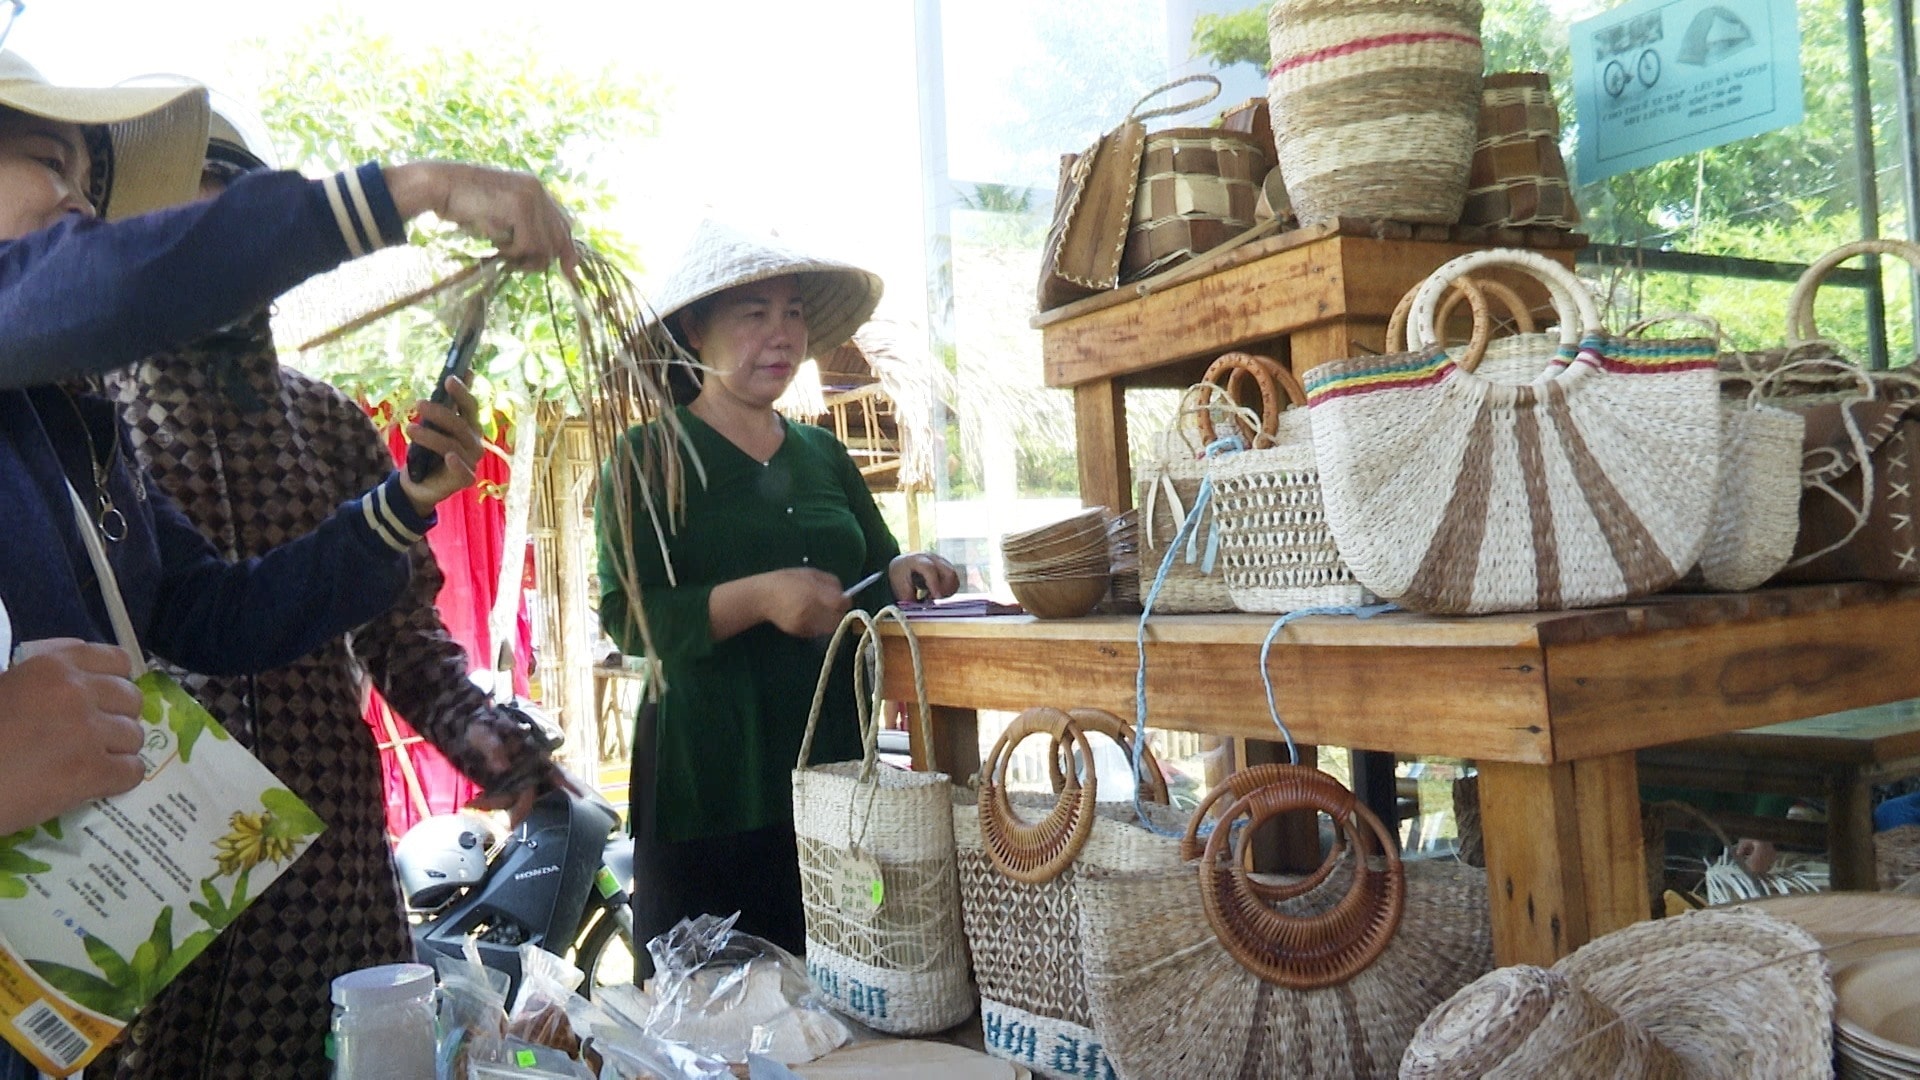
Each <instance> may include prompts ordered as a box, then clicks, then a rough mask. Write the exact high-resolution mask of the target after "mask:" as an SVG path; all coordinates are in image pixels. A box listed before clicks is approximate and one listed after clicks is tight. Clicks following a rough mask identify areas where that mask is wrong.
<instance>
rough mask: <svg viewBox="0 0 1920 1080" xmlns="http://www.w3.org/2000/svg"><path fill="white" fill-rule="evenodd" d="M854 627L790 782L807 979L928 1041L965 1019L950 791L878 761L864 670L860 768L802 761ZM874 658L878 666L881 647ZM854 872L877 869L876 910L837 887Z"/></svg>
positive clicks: (862, 1013)
mask: <svg viewBox="0 0 1920 1080" xmlns="http://www.w3.org/2000/svg"><path fill="white" fill-rule="evenodd" d="M889 613H891V614H892V617H894V618H896V619H898V618H899V613H898V611H897V610H896V609H893V608H885V609H882V611H881V612H880V617H886V616H888V615H889ZM899 621H900V622H901V624H902V625H903V626H905V625H906V623H905V620H903V619H902V620H899ZM856 625H860V626H861V628H862V630H861V633H860V634H859V636H858V637H857V639H856V641H857V644H856V651H857V652H858V653H859V654H861V655H862V656H864V655H865V654H866V653H867V646H868V644H869V643H870V642H871V641H872V634H873V632H872V627H873V621H872V619H870V618H868V617H867V616H866V614H865V613H864V612H861V611H857V610H856V611H853V612H850V613H849V614H848V616H847V618H846V619H845V620H844V621H843V622H842V623H841V624H840V629H839V630H838V631H837V632H836V633H835V635H834V638H833V641H832V642H831V643H830V644H829V645H828V648H827V657H826V660H825V662H824V664H823V666H822V669H821V682H820V686H819V687H818V689H817V690H816V693H815V697H814V705H813V713H812V717H811V718H810V719H809V721H808V724H807V738H806V740H805V741H804V743H803V745H802V746H801V750H800V759H799V760H800V764H799V767H797V768H795V769H794V773H793V831H794V835H795V838H796V840H797V842H798V846H799V855H800V887H801V889H800V895H801V901H802V904H803V906H804V908H805V911H806V918H807V954H806V961H807V974H808V976H809V977H810V978H811V979H812V980H813V985H814V987H815V989H816V990H818V991H819V992H820V994H821V996H822V997H824V998H825V999H826V1000H827V1002H828V1003H829V1004H831V1005H832V1006H833V1007H834V1008H836V1009H838V1010H840V1011H842V1012H845V1013H846V1014H847V1015H849V1016H852V1017H854V1018H855V1019H857V1020H859V1021H860V1022H861V1023H863V1024H866V1025H868V1026H869V1027H872V1028H875V1029H877V1030H880V1031H885V1032H890V1033H893V1034H897V1035H926V1034H931V1033H933V1032H936V1031H945V1030H946V1029H947V1028H950V1027H952V1026H953V1025H955V1024H958V1023H959V1022H960V1021H962V1020H965V1019H966V1018H967V1017H968V1016H969V1015H970V1014H971V1013H972V1012H973V985H972V982H971V980H969V979H968V977H967V956H966V942H965V939H964V937H963V936H962V932H961V926H960V883H959V879H958V875H957V872H956V870H955V864H954V846H953V811H952V809H951V808H950V802H949V799H950V796H949V794H948V792H949V791H951V790H952V787H953V785H952V784H951V783H949V782H948V780H947V776H946V774H945V773H937V772H906V771H903V770H900V769H895V768H892V767H890V766H887V765H883V764H879V763H877V761H876V760H875V748H876V743H875V739H876V736H877V731H876V717H877V715H878V713H877V710H871V709H870V701H869V695H868V690H869V688H868V687H867V686H866V680H865V678H864V675H865V673H866V671H867V667H868V665H867V664H866V663H865V662H856V663H855V664H854V672H855V683H856V686H857V688H858V689H857V691H856V697H857V699H858V700H859V701H860V703H861V706H862V708H861V713H862V715H861V720H862V727H863V735H864V737H865V744H866V754H865V757H864V760H862V761H846V762H838V763H835V764H831V765H815V766H808V765H807V763H806V762H807V756H808V751H809V750H810V748H811V746H810V744H811V743H812V735H813V729H814V726H815V725H816V724H817V723H818V721H819V715H820V701H821V697H822V693H823V692H824V690H825V688H826V680H827V677H828V676H829V675H830V674H831V672H832V670H833V659H834V656H835V654H836V652H837V646H838V645H839V643H840V641H841V640H842V639H843V638H845V637H846V636H847V635H848V631H849V630H850V628H852V627H854V626H856ZM907 642H908V645H909V648H910V651H911V653H912V654H913V657H914V681H915V684H916V685H918V686H919V687H920V692H919V693H917V694H916V695H915V696H916V698H918V699H919V700H920V701H921V702H922V706H921V714H920V717H919V719H920V724H921V734H922V737H923V738H928V737H930V728H929V718H928V717H927V715H926V712H925V705H924V702H925V701H926V693H925V686H924V680H925V676H924V675H923V674H922V672H921V668H920V663H919V655H918V654H919V644H918V642H917V641H915V640H914V638H913V637H912V631H911V628H910V627H909V628H908V638H907ZM875 644H876V646H877V643H875ZM872 655H873V656H874V657H876V662H877V658H878V656H879V649H878V648H877V647H875V648H874V649H873V650H872ZM883 683H884V678H883V677H882V676H879V675H876V676H875V677H874V681H873V684H872V687H871V694H872V696H873V697H877V696H878V694H879V688H880V687H881V686H882V685H883ZM850 866H852V867H856V868H860V869H865V870H877V872H878V875H879V878H880V889H881V892H880V896H879V897H877V898H874V899H876V900H877V901H878V902H877V905H876V904H870V903H866V902H864V901H865V899H866V898H867V897H868V896H870V894H864V893H863V895H862V896H860V897H850V896H848V895H847V892H848V890H847V889H846V888H845V887H844V886H845V884H846V882H845V881H844V880H843V878H845V877H846V876H847V871H846V868H847V867H850ZM867 884H869V885H870V882H868V883H867Z"/></svg>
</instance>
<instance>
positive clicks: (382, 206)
mask: <svg viewBox="0 0 1920 1080" xmlns="http://www.w3.org/2000/svg"><path fill="white" fill-rule="evenodd" d="M404 240H405V232H404V228H403V224H402V222H401V221H400V218H399V214H398V213H397V211H396V210H395V209H394V206H393V200H392V198H391V196H389V194H388V193H387V189H386V185H385V183H384V182H383V181H382V180H381V177H380V170H379V168H378V166H375V165H367V166H363V167H361V168H360V169H358V170H355V171H353V172H350V173H341V174H339V175H336V176H333V177H329V178H327V179H325V180H307V179H305V178H303V177H301V176H299V175H297V174H294V173H287V172H261V173H255V174H252V175H249V176H245V177H242V178H240V179H239V180H236V181H235V182H234V183H233V185H232V186H231V187H229V188H228V189H227V191H226V192H225V193H224V194H222V195H221V196H219V197H218V198H216V199H212V200H209V201H206V202H200V203H193V204H190V205H186V206H180V207H175V208H173V209H170V210H163V211H159V212H157V213H153V214H147V215H143V216H141V217H137V218H130V219H127V220H125V221H119V222H102V221H94V220H84V219H80V218H78V217H75V218H73V219H70V220H68V221H66V222H63V223H61V224H59V225H56V226H54V227H52V228H50V229H45V230H42V231H40V232H37V233H33V234H31V235H29V236H25V237H22V238H21V239H18V240H15V241H12V242H10V243H0V599H4V601H5V603H6V609H7V611H8V612H9V613H10V615H11V616H12V619H13V637H14V640H15V641H31V640H34V639H37V638H47V637H78V638H83V639H86V640H89V641H103V642H110V641H112V640H113V631H112V623H111V622H110V621H109V620H108V615H107V609H106V603H105V600H104V598H103V596H102V594H101V591H100V588H99V584H98V582H97V581H96V580H95V575H94V572H93V565H92V563H91V562H90V561H89V559H88V557H87V553H86V549H85V548H84V547H83V546H82V542H81V535H80V532H79V529H78V527H77V525H76V524H75V517H74V511H73V505H72V502H71V500H70V497H69V495H68V494H67V483H68V480H69V478H71V480H72V482H73V484H74V486H75V487H76V489H77V490H78V491H79V492H80V494H81V496H82V498H83V499H88V500H89V502H91V492H92V489H93V487H94V482H93V471H92V469H91V467H90V465H89V462H88V457H89V451H90V448H91V449H92V450H93V452H94V453H95V454H97V455H98V458H102V459H110V460H111V465H110V466H109V471H108V476H107V484H106V488H107V493H108V495H109V496H110V497H111V500H112V503H113V505H114V507H115V508H117V509H118V510H120V511H121V513H123V514H124V515H125V518H126V522H127V534H126V535H125V537H124V538H123V539H121V540H119V541H118V542H115V543H110V544H108V545H107V547H108V558H109V559H110V561H111V562H112V564H113V568H114V574H115V577H116V578H118V580H119V584H120V590H121V592H122V594H123V595H124V596H125V599H126V603H127V609H128V612H129V613H130V615H131V616H132V621H133V625H134V628H135V630H136V632H137V633H139V634H140V636H141V644H142V645H143V646H144V647H145V648H146V650H147V651H148V652H150V653H153V654H157V655H159V656H161V657H164V658H165V659H167V660H169V661H171V662H173V663H175V664H177V665H179V666H181V667H184V668H187V669H189V670H193V671H199V672H203V673H205V674H209V675H241V674H248V673H252V672H258V671H264V670H267V669H270V668H275V667H279V666H281V665H284V664H287V663H290V662H292V661H293V660H296V659H298V658H299V657H301V656H303V655H305V654H306V653H308V652H310V651H312V650H313V649H314V648H315V647H317V646H319V645H320V644H321V643H323V642H325V641H328V640H329V639H331V638H334V637H336V636H338V635H339V634H341V633H343V632H345V631H348V630H351V629H353V628H354V627H356V626H359V625H361V624H362V623H365V622H366V621H367V620H369V619H371V618H372V617H373V616H375V615H378V614H379V613H381V612H382V611H385V610H386V609H387V608H388V607H389V606H390V605H391V604H392V603H393V602H394V600H395V599H397V598H398V597H399V595H400V593H401V590H402V589H403V588H404V587H405V585H406V582H407V576H408V561H407V557H406V554H405V552H406V549H407V547H408V546H409V545H411V544H412V543H413V542H415V541H417V540H419V539H420V537H421V535H422V534H424V533H425V531H426V529H427V527H428V526H429V525H430V524H432V519H431V518H427V519H422V518H421V517H419V515H417V514H416V513H414V511H413V507H412V504H410V503H409V502H408V501H407V499H406V497H405V496H404V495H402V494H401V491H400V487H399V483H398V474H395V475H394V476H390V477H389V478H388V479H387V481H386V482H385V483H383V484H381V485H380V486H379V487H376V488H374V489H373V490H372V491H369V492H368V493H367V494H366V495H365V496H362V497H361V498H359V499H354V500H351V501H349V502H346V503H344V504H342V505H341V507H340V508H339V510H337V511H336V512H335V513H334V514H333V516H332V517H330V518H329V519H328V520H327V521H326V522H325V523H324V524H322V525H321V527H320V528H319V529H318V530H316V531H315V532H313V533H311V534H309V535H307V536H305V537H302V538H300V539H298V540H294V541H291V542H289V543H286V544H283V545H282V546H280V547H278V548H276V549H274V550H273V551H271V552H269V553H267V554H266V555H264V556H262V557H260V558H255V559H248V560H246V561H244V562H239V563H228V562H226V561H225V560H223V559H222V558H221V557H220V556H219V555H218V554H217V553H216V551H215V549H214V548H213V546H212V544H210V543H209V542H208V541H207V540H206V538H205V537H203V536H201V535H200V533H199V531H198V530H196V529H195V528H194V526H193V523H192V522H191V521H189V520H188V519H187V518H186V516H185V515H184V514H182V513H181V512H180V509H179V508H178V507H177V506H176V505H174V503H173V502H172V500H170V499H168V498H167V497H166V495H165V494H163V493H162V492H161V490H160V489H159V488H158V487H157V486H156V485H154V484H152V483H151V482H149V481H148V480H147V479H146V477H145V475H144V472H143V471H142V470H141V469H140V467H139V465H138V463H137V462H135V461H134V460H133V459H132V455H130V454H129V453H128V452H127V451H126V449H125V445H124V443H123V442H122V438H123V436H122V433H121V429H120V423H119V418H118V416H117V414H116V412H115V410H114V407H113V406H112V405H110V404H108V403H107V402H105V401H103V400H101V399H98V398H94V397H91V396H89V395H75V396H72V397H70V396H69V395H67V394H66V393H65V392H64V391H62V390H60V389H59V388H57V387H56V386H53V385H50V384H52V383H54V382H56V381H57V380H62V379H67V378H71V377H73V376H76V375H83V374H91V373H96V372H101V371H108V370H111V369H114V368H118V367H123V366H125V365H127V364H131V363H133V362H135V361H137V360H139V359H141V358H142V357H145V356H147V355H149V354H151V353H154V352H158V351H160V350H162V349H165V348H169V347H172V346H174V345H177V344H180V343H182V342H185V341H189V340H191V339H193V338H196V337H198V336H200V335H201V334H204V333H206V332H208V331H210V330H213V329H216V328H218V327H220V326H223V325H225V324H227V323H229V322H232V321H234V320H235V319H238V318H240V317H242V316H244V315H247V314H249V313H251V312H253V311H256V310H258V309H259V308H261V307H262V306H264V305H265V304H266V303H267V302H268V301H270V300H272V299H273V298H274V297H275V296H277V295H279V294H280V293H282V292H285V291H286V290H287V289H289V288H291V287H292V286H294V285H297V284H299V283H300V282H301V281H304V280H305V279H307V278H308V277H311V276H313V275H314V274H317V273H320V272H322V271H324V270H328V269H331V268H332V267H334V266H336V265H338V264H339V263H341V262H343V261H345V260H347V259H348V258H350V257H353V256H357V255H360V254H364V253H366V252H368V251H371V250H373V249H375V248H377V247H381V246H384V245H386V244H390V243H399V242H403V241H404ZM83 421H84V423H85V425H86V429H85V430H83V429H82V426H81V425H82V423H83ZM89 435H90V436H91V438H90V439H89ZM90 444H91V447H90Z"/></svg>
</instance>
